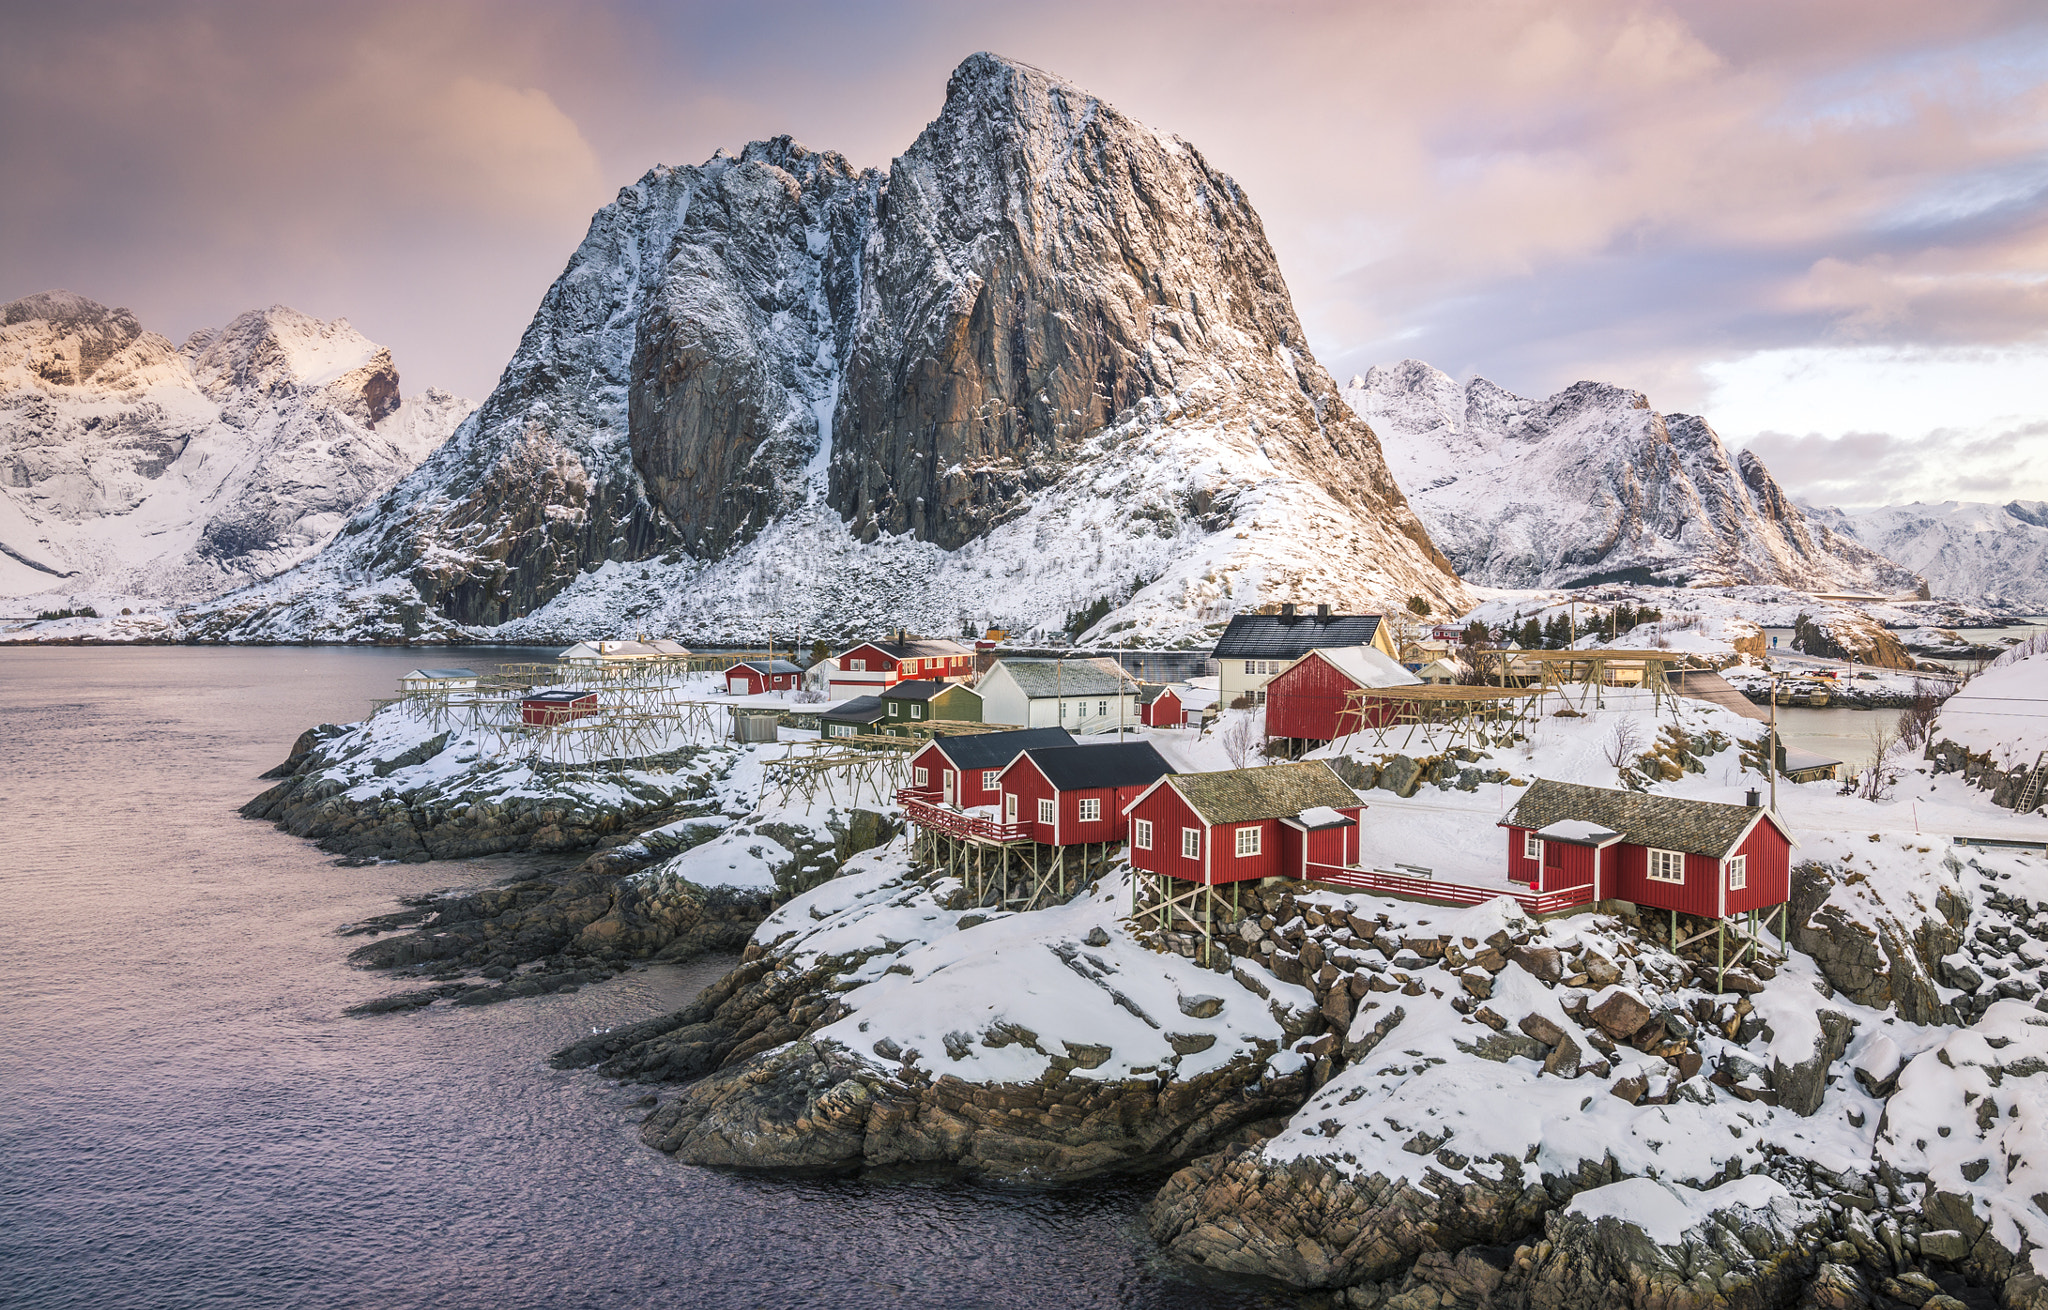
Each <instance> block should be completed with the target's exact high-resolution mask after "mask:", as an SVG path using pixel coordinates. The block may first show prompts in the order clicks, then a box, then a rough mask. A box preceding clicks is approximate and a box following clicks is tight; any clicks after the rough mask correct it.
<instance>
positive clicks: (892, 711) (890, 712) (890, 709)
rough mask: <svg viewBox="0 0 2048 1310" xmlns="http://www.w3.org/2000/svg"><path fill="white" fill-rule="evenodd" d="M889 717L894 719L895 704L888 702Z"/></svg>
mask: <svg viewBox="0 0 2048 1310" xmlns="http://www.w3.org/2000/svg"><path fill="white" fill-rule="evenodd" d="M889 717H890V718H892V719H893V718H895V717H896V702H895V701H890V702H889Z"/></svg>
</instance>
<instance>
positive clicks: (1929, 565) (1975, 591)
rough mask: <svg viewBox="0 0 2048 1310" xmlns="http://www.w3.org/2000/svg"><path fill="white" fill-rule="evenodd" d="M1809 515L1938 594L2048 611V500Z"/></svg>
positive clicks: (1820, 511)
mask: <svg viewBox="0 0 2048 1310" xmlns="http://www.w3.org/2000/svg"><path fill="white" fill-rule="evenodd" d="M1806 512H1807V514H1808V516H1809V517H1811V518H1813V519H1816V520H1818V521H1819V522H1821V523H1825V524H1827V525H1828V526H1829V527H1831V528H1833V529H1834V530H1835V531H1836V532H1839V533H1842V534H1844V535H1847V536H1852V537H1854V538H1855V539H1856V540H1857V541H1860V542H1862V543H1863V544H1864V545H1866V546H1868V547H1870V548H1871V549H1872V550H1874V551H1877V552H1879V553H1881V554H1883V555H1885V556H1887V557H1888V558H1891V559H1895V560H1897V561H1898V562H1899V563H1901V564H1903V565H1905V566H1906V567H1907V568H1910V569H1914V570H1916V571H1918V572H1919V573H1920V574H1921V575H1922V576H1924V577H1925V578H1926V579H1927V585H1928V586H1929V587H1930V588H1931V589H1932V590H1933V592H1934V594H1935V595H1936V596H1942V597H1952V598H1955V599H1959V600H1992V601H2003V602H2005V603H2006V604H2010V605H2023V606H2028V607H2031V608H2034V609H2048V501H2040V500H2014V501H2008V502H2006V503H2005V504H2003V505H1991V504H1986V503H1984V502H1982V501H1957V500H1945V501H1942V502H1940V503H1939V504H1934V505H1925V504H1922V503H1920V502H1919V501H1915V502H1914V503H1912V504H1911V505H1886V506H1884V507H1883V508H1881V509H1872V510H1862V511H1859V512H1857V513H1854V514H1850V513H1844V512H1843V511H1841V510H1838V509H1813V508H1808V509H1807V511H1806Z"/></svg>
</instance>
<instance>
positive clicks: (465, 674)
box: [398, 669, 477, 694]
mask: <svg viewBox="0 0 2048 1310" xmlns="http://www.w3.org/2000/svg"><path fill="white" fill-rule="evenodd" d="M476 684H477V676H476V672H475V671H474V670H472V669H414V670H413V671H412V672H411V673H408V674H406V675H405V676H403V677H401V678H400V679H399V680H398V690H399V691H401V692H404V693H407V694H410V693H412V692H416V691H475V690H476Z"/></svg>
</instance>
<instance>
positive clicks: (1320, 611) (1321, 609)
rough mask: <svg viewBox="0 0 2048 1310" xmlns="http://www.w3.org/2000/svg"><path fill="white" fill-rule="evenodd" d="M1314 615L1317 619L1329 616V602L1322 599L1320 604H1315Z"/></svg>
mask: <svg viewBox="0 0 2048 1310" xmlns="http://www.w3.org/2000/svg"><path fill="white" fill-rule="evenodd" d="M1316 617H1317V618H1319V619H1327V618H1329V617H1330V602H1328V601H1324V602H1323V603H1322V604H1320V605H1317V606H1316Z"/></svg>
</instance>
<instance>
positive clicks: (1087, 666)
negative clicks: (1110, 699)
mask: <svg viewBox="0 0 2048 1310" xmlns="http://www.w3.org/2000/svg"><path fill="white" fill-rule="evenodd" d="M1002 665H1003V667H1004V668H1006V669H1008V670H1009V671H1010V676H1011V677H1013V678H1015V679H1016V680H1017V685H1018V686H1019V687H1021V688H1022V689H1023V691H1024V694H1025V695H1026V696H1028V697H1030V698H1031V699H1033V700H1041V699H1052V698H1054V697H1059V696H1117V695H1122V694H1124V693H1126V692H1135V691H1136V690H1137V689H1138V681H1137V679H1135V678H1133V677H1132V676H1131V675H1130V674H1128V673H1125V672H1124V671H1123V669H1122V668H1120V667H1118V665H1117V663H1116V661H1115V660H1101V659H1079V660H1039V659H1024V660H1004V661H1002Z"/></svg>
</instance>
